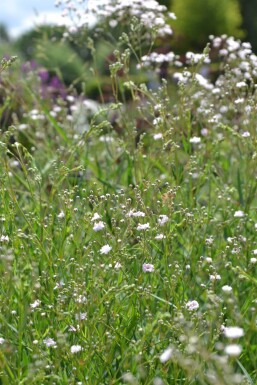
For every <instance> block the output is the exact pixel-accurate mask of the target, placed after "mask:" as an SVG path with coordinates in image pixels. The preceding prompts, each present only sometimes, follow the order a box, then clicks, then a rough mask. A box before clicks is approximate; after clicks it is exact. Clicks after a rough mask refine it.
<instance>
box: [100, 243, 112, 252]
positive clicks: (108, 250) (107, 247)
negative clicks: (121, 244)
mask: <svg viewBox="0 0 257 385" xmlns="http://www.w3.org/2000/svg"><path fill="white" fill-rule="evenodd" d="M111 249H112V247H111V246H110V245H104V246H103V247H101V249H100V253H101V254H108V253H109V252H110V251H111Z"/></svg>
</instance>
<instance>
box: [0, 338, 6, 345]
mask: <svg viewBox="0 0 257 385" xmlns="http://www.w3.org/2000/svg"><path fill="white" fill-rule="evenodd" d="M4 343H5V339H4V338H2V337H0V345H3V344H4Z"/></svg>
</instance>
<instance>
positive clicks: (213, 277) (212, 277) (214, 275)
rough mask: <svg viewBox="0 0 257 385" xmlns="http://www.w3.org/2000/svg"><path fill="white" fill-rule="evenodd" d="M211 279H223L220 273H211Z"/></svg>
mask: <svg viewBox="0 0 257 385" xmlns="http://www.w3.org/2000/svg"><path fill="white" fill-rule="evenodd" d="M210 280H211V281H219V280H221V276H220V275H219V274H216V273H215V274H211V275H210Z"/></svg>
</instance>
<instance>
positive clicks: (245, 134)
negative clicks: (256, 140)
mask: <svg viewBox="0 0 257 385" xmlns="http://www.w3.org/2000/svg"><path fill="white" fill-rule="evenodd" d="M249 136H251V134H250V132H249V131H245V132H243V133H242V137H243V138H249Z"/></svg>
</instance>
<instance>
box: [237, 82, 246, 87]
mask: <svg viewBox="0 0 257 385" xmlns="http://www.w3.org/2000/svg"><path fill="white" fill-rule="evenodd" d="M246 86H247V84H246V83H245V82H238V83H236V87H237V88H244V87H246Z"/></svg>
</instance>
